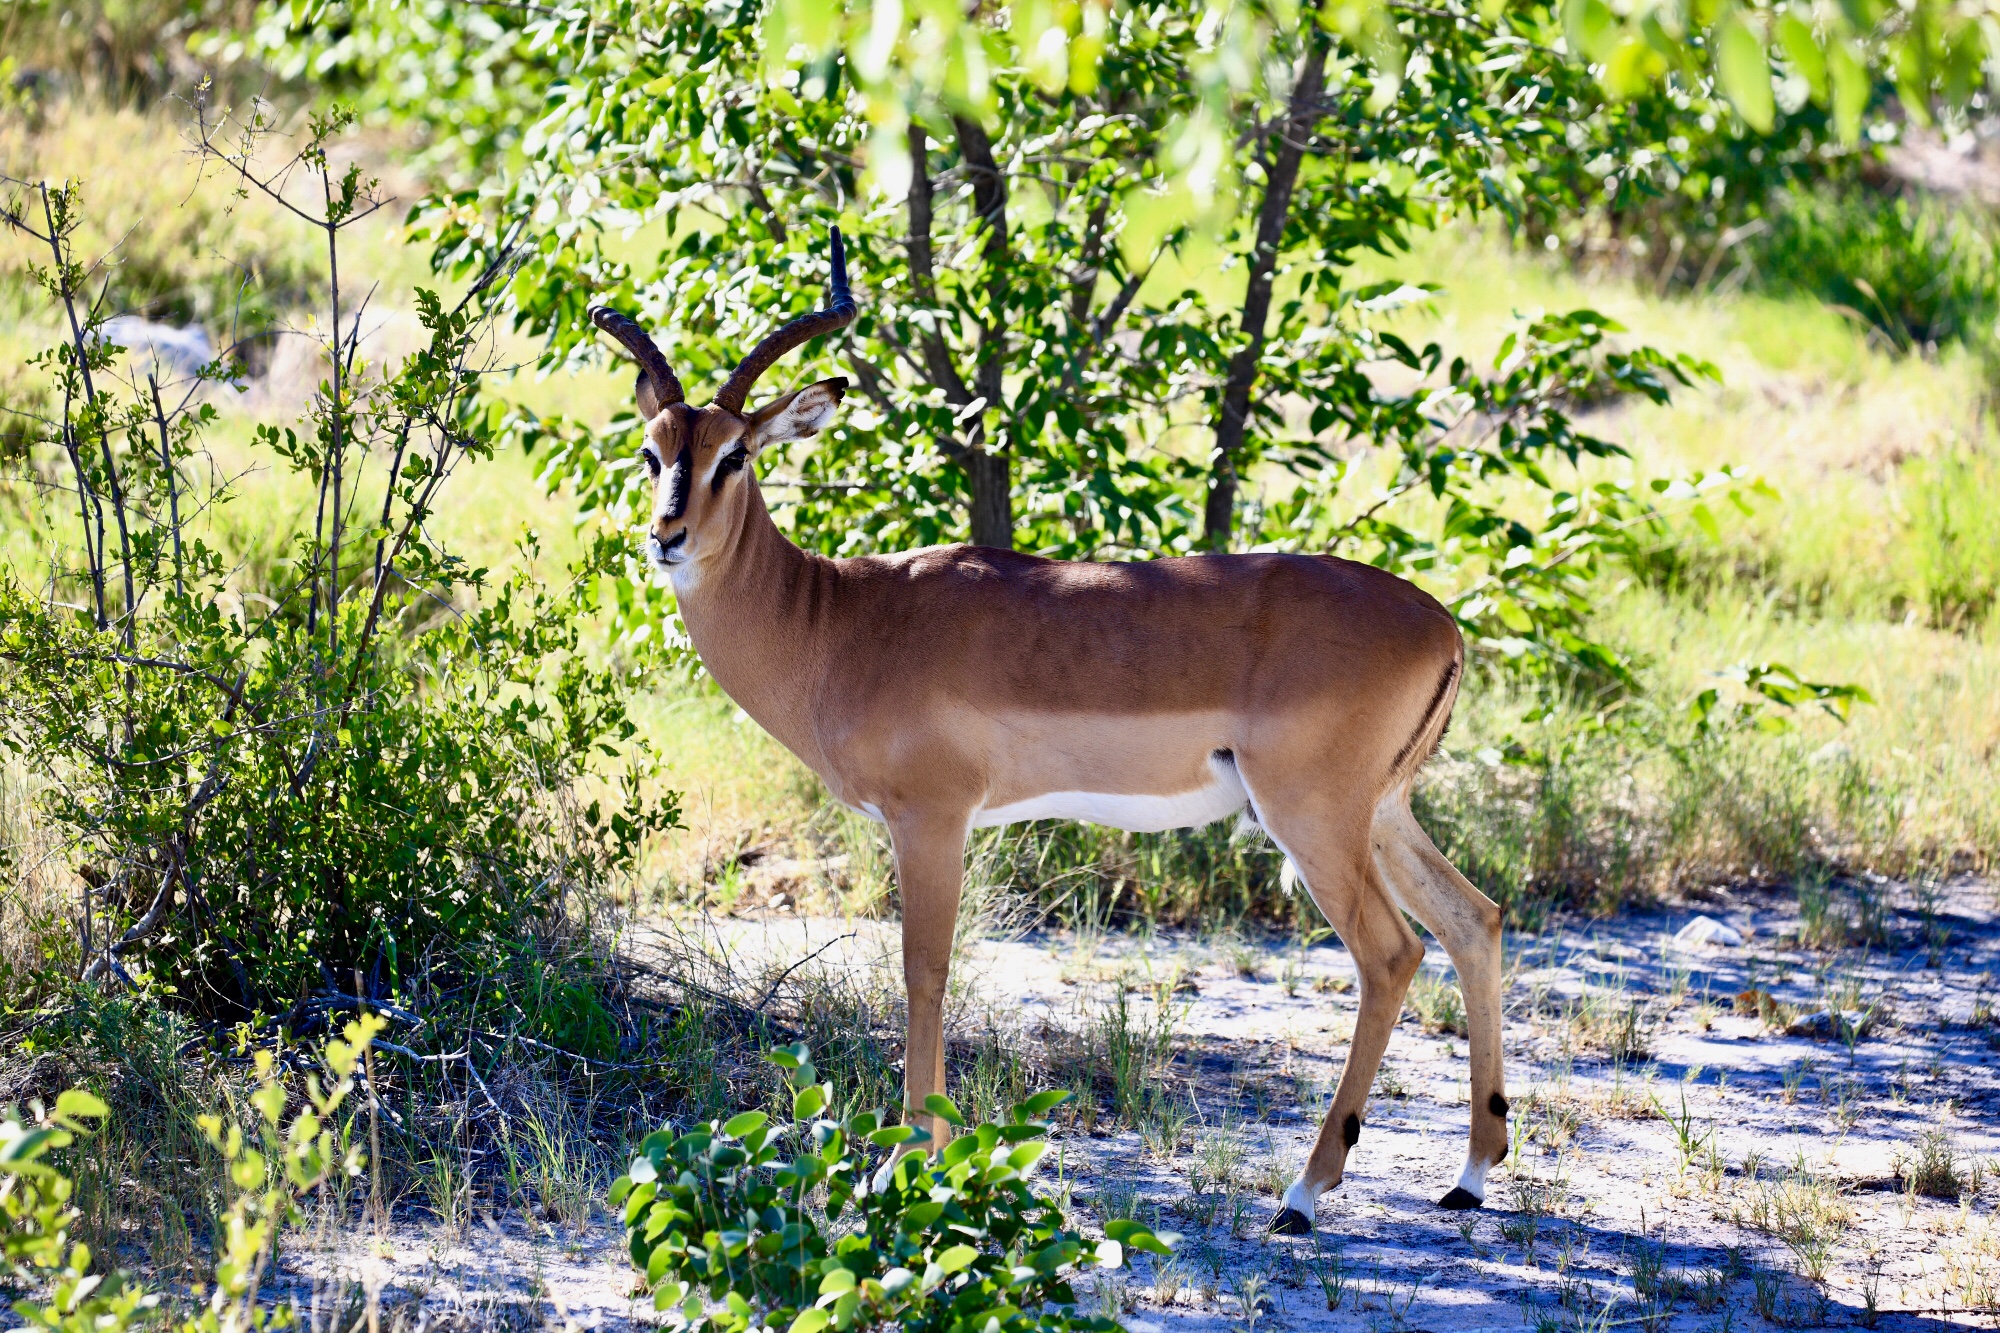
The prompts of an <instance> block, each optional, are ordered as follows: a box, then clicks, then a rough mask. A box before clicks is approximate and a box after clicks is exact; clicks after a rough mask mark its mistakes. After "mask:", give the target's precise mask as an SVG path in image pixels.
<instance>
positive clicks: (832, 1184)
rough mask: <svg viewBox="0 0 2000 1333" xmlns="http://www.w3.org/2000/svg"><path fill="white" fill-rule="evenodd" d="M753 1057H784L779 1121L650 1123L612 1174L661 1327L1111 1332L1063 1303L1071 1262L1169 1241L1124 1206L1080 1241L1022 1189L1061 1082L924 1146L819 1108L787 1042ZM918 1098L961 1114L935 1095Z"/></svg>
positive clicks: (801, 1052)
mask: <svg viewBox="0 0 2000 1333" xmlns="http://www.w3.org/2000/svg"><path fill="white" fill-rule="evenodd" d="M769 1058H770V1059H771V1060H772V1061H773V1062H774V1063H777V1064H778V1065H780V1066H781V1067H783V1068H784V1069H785V1070H786V1071H787V1082H788V1084H789V1086H790V1089H791V1114H790V1118H789V1121H788V1122H784V1123H779V1124H776V1125H774V1124H773V1123H772V1120H771V1117H770V1116H769V1115H767V1114H766V1113H765V1112H763V1111H745V1112H743V1113H741V1114H739V1115H736V1116H734V1117H732V1118H730V1119H729V1120H727V1121H711V1122H709V1123H708V1124H705V1125H700V1126H697V1127H695V1128H693V1129H690V1130H688V1131H686V1132H685V1133H681V1134H676V1133H674V1132H672V1131H671V1130H661V1131H659V1132H658V1133H655V1134H651V1135H648V1136H647V1137H646V1139H645V1141H644V1142H643V1143H642V1144H641V1145H640V1149H639V1155H638V1156H637V1157H635V1158H634V1159H633V1160H632V1165H631V1168H630V1169H629V1170H628V1171H627V1172H626V1174H625V1175H623V1176H620V1177H619V1178H618V1179H617V1180H616V1181H615V1182H613V1184H612V1186H611V1194H610V1200H611V1204H612V1206H613V1207H619V1208H622V1209H623V1212H624V1218H625V1229H626V1237H627V1242H628V1248H629V1251H630V1254H631V1257H632V1262H633V1264H634V1266H635V1267H637V1268H638V1269H639V1270H640V1271H641V1272H642V1273H644V1274H645V1277H646V1281H647V1282H648V1283H649V1284H650V1285H651V1287H652V1290H653V1304H654V1307H655V1308H656V1309H659V1310H663V1311H670V1312H671V1314H670V1316H669V1321H670V1325H671V1326H672V1327H675V1328H682V1329H691V1330H714V1331H715V1333H741V1331H742V1330H745V1329H748V1328H752V1327H760V1328H771V1329H776V1328H781V1327H783V1328H787V1329H788V1330H789V1333H819V1330H822V1329H825V1328H829V1327H831V1328H833V1329H836V1330H840V1331H841V1333H846V1330H849V1329H855V1328H883V1327H889V1326H895V1327H900V1328H902V1329H905V1330H909V1331H910V1333H980V1331H981V1330H993V1331H995V1333H1021V1331H1024V1330H1028V1329H1037V1330H1042V1331H1043V1333H1110V1330H1113V1329H1115V1328H1116V1327H1117V1325H1116V1324H1114V1323H1113V1322H1112V1321H1111V1320H1110V1319H1107V1318H1105V1317H1103V1316H1086V1315H1081V1314H1078V1313H1076V1311H1075V1308H1074V1307H1075V1305H1076V1294H1075V1292H1074V1290H1073V1289H1072V1288H1071V1287H1070V1284H1069V1279H1068V1274H1069V1272H1070V1270H1072V1269H1075V1268H1092V1267H1096V1268H1106V1269H1109V1268H1116V1267H1118V1266H1119V1265H1120V1264H1122V1263H1123V1262H1124V1252H1125V1250H1126V1249H1127V1248H1132V1249H1142V1250H1148V1251H1151V1252H1153V1253H1155V1254H1165V1253H1167V1247H1166V1245H1165V1244H1164V1243H1163V1242H1161V1241H1160V1239H1159V1238H1158V1237H1156V1236H1154V1235H1153V1233H1152V1232H1151V1231H1149V1230H1147V1229H1146V1228H1145V1227H1143V1226H1141V1225H1139V1224H1138V1223H1136V1222H1131V1221H1114V1222H1111V1223H1109V1224H1108V1225H1107V1226H1106V1227H1105V1231H1106V1234H1107V1237H1108V1238H1107V1239H1105V1240H1103V1241H1100V1242H1098V1243H1096V1244H1095V1245H1092V1244H1091V1243H1090V1242H1089V1241H1087V1240H1085V1239H1084V1238H1083V1237H1082V1236H1080V1235H1078V1234H1077V1233H1075V1232H1073V1231H1069V1230H1066V1229H1065V1228H1064V1226H1063V1216H1062V1210H1061V1208H1060V1207H1059V1206H1057V1205H1056V1204H1055V1203H1053V1202H1052V1201H1050V1200H1047V1199H1044V1198H1042V1197H1040V1196H1038V1195H1037V1194H1036V1193H1035V1192H1034V1191H1033V1189H1032V1188H1030V1184H1029V1180H1030V1173H1031V1172H1032V1170H1033V1168H1034V1166H1035V1164H1036V1162H1038V1161H1039V1160H1040V1159H1041V1157H1042V1154H1043V1153H1044V1152H1045V1151H1046V1149H1047V1146H1048V1145H1047V1144H1046V1143H1045V1142H1044V1141H1043V1138H1044V1136H1045V1135H1046V1134H1047V1132H1048V1125H1047V1124H1046V1123H1044V1122H1043V1121H1042V1120H1041V1119H1040V1117H1041V1116H1042V1115H1043V1114H1044V1113H1046V1112H1047V1111H1049V1110H1050V1109H1051V1108H1053V1107H1054V1106H1056V1105H1057V1104H1059V1103H1060V1102H1061V1101H1062V1100H1063V1098H1064V1097H1065V1096H1066V1095H1067V1094H1064V1093H1046V1092H1045V1093H1041V1094H1039V1095H1037V1096H1035V1097H1031V1098H1030V1099H1029V1100H1028V1101H1026V1102H1024V1103H1022V1104H1021V1105H1019V1106H1017V1107H1015V1108H1014V1111H1013V1114H1012V1115H1011V1116H1010V1117H1009V1119H1008V1120H1007V1122H1006V1123H1005V1124H997V1125H996V1124H986V1125H980V1126H978V1127H977V1128H976V1129H968V1130H966V1131H965V1132H964V1133H962V1134H961V1135H960V1136H959V1137H957V1138H955V1139H953V1140H952V1141H951V1142H950V1143H949V1144H947V1145H945V1146H944V1148H943V1149H942V1150H941V1151H939V1152H938V1153H936V1155H935V1156H934V1157H933V1156H932V1155H931V1154H929V1153H927V1152H925V1151H922V1150H921V1145H923V1144H924V1143H925V1142H926V1137H925V1135H924V1133H923V1132H922V1131H921V1130H918V1129H916V1128H914V1127H912V1126H908V1125H884V1124H883V1123H882V1121H881V1118H880V1117H879V1116H878V1115H876V1114H875V1113H874V1112H872V1111H858V1112H857V1111H848V1112H846V1113H845V1114H842V1113H840V1112H838V1111H835V1110H833V1109H832V1107H833V1097H834V1092H833V1086H832V1084H831V1083H819V1082H816V1080H817V1078H818V1073H817V1071H816V1070H815V1069H814V1068H813V1065H812V1062H811V1060H810V1058H809V1057H808V1055H807V1052H806V1048H805V1047H804V1046H803V1045H800V1046H793V1047H789V1048H786V1049H783V1050H778V1051H773V1052H771V1054H770V1056H769ZM925 1109H926V1110H927V1111H929V1112H930V1113H931V1114H932V1115H935V1116H938V1117H940V1118H941V1119H943V1120H944V1121H946V1122H947V1123H950V1124H953V1125H957V1126H960V1127H963V1126H964V1123H965V1122H964V1120H963V1118H962V1117H961V1116H960V1114H959V1112H958V1110H957V1108H956V1107H955V1106H953V1105H952V1103H951V1102H950V1101H949V1100H948V1099H947V1098H945V1097H942V1096H939V1095H935V1094H934V1095H932V1097H931V1098H930V1099H929V1100H928V1101H927V1102H926V1104H925ZM835 1116H838V1118H834V1117H835ZM787 1139H794V1140H795V1143H796V1147H795V1148H794V1149H793V1150H792V1151H793V1154H794V1155H792V1156H790V1157H789V1158H787V1157H786V1156H785V1149H784V1148H783V1147H782V1146H781V1145H782V1144H783V1142H784V1141H785V1140H787ZM910 1149H917V1150H916V1151H909V1150H910ZM898 1151H904V1153H905V1155H904V1156H902V1157H900V1158H893V1157H891V1156H890V1155H891V1154H894V1153H896V1152H898ZM885 1158H886V1159H888V1160H886V1161H885V1160H881V1159H885ZM821 1198H823V1199H824V1200H825V1203H824V1211H823V1213H822V1212H821V1211H819V1210H818V1209H817V1208H816V1207H815V1206H814V1205H815V1203H816V1202H817V1200H819V1199H821Z"/></svg>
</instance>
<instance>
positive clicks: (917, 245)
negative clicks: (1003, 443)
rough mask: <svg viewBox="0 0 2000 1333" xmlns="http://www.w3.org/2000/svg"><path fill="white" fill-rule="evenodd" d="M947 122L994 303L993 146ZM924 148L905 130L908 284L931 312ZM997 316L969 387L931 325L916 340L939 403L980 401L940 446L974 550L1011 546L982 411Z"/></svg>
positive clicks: (997, 374) (997, 457)
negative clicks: (967, 180) (957, 475)
mask: <svg viewBox="0 0 2000 1333" xmlns="http://www.w3.org/2000/svg"><path fill="white" fill-rule="evenodd" d="M954 124H955V128H956V129H957V130H958V135H959V143H960V150H961V153H962V154H963V156H964V157H965V158H966V162H967V165H968V167H969V168H970V170H971V171H972V172H973V173H974V175H973V204H974V207H975V208H977V209H978V211H979V215H980V217H981V218H983V219H985V220H986V222H987V226H988V231H987V235H986V246H985V253H986V257H987V262H988V263H989V264H992V265H994V272H995V274H996V277H995V279H994V287H993V289H992V295H993V296H994V298H995V302H996V304H997V301H998V299H999V298H1000V297H1001V296H1004V287H1003V286H1002V284H1001V282H1000V280H999V278H998V276H997V274H998V273H999V272H1000V264H1001V262H1002V261H1004V260H1005V258H1006V247H1007V195H1006V185H1005V182H1004V181H1002V180H1001V178H1000V173H999V170H998V168H997V167H996V166H995V164H994V162H993V148H992V145H991V143H990V142H989V141H988V140H987V138H986V132H985V131H984V130H983V129H981V128H980V127H979V126H978V125H977V124H975V123H973V122H969V121H963V120H961V121H957V122H955V123H954ZM973 145H976V147H975V146H973ZM929 148H930V141H929V138H928V136H927V135H926V134H925V133H924V129H923V126H921V125H912V126H910V193H909V199H908V204H909V211H910V239H909V255H910V285H911V289H912V290H913V291H914V292H915V294H916V297H917V299H918V300H919V301H922V302H923V303H924V304H925V305H927V306H930V307H931V308H933V309H935V308H936V307H937V286H936V278H935V262H936V261H935V256H934V251H933V249H932V245H931V214H932V203H931V199H932V187H931V174H930V163H929V161H928V156H929ZM982 159H983V161H982ZM996 223H997V225H996ZM997 317H998V315H997V310H996V311H993V312H992V313H991V314H990V315H989V323H987V324H985V325H982V326H981V328H980V334H979V355H980V360H979V364H978V366H977V367H975V368H974V378H973V384H972V385H971V386H968V385H967V384H966V382H965V380H964V378H963V377H962V376H961V375H960V374H959V373H958V366H957V365H956V363H954V361H953V360H952V354H951V347H950V345H949V344H947V343H946V342H945V339H944V335H943V334H942V333H941V332H939V331H938V330H937V329H936V328H935V327H933V328H931V329H930V330H929V331H928V332H926V333H924V334H923V335H922V336H921V338H920V340H919V341H920V347H919V350H920V351H921V352H922V353H923V359H924V370H925V372H926V373H927V374H928V375H929V376H930V379H931V383H932V384H934V385H936V386H937V387H938V388H940V389H942V390H944V396H945V401H946V402H948V403H950V404H951V405H952V406H953V407H956V408H967V407H970V406H971V405H972V403H973V402H974V400H975V399H976V398H984V399H985V400H986V406H985V407H983V408H981V409H980V410H979V411H977V412H973V413H969V414H968V415H967V417H966V419H965V438H964V439H962V440H950V441H946V442H944V451H945V453H946V455H947V456H948V457H950V458H951V459H952V461H954V462H956V463H957V464H958V465H959V466H960V467H961V468H963V469H964V470H965V480H966V490H967V492H968V493H969V495H970V497H971V502H970V504H969V505H968V506H967V509H968V510H969V515H968V516H969V518H970V519H971V527H972V543H973V545H975V546H998V547H1001V548H1003V549H1011V548H1012V547H1013V545H1014V504H1013V478H1012V476H1011V475H1010V469H1009V467H1008V461H1007V458H1006V455H1004V454H1000V453H995V452H992V451H990V450H988V449H987V448H986V439H987V435H986V413H987V412H989V411H993V410H995V409H997V408H998V406H999V403H1000V390H1001V374H1002V371H1003V369H1004V366H1003V362H1002V360H1001V358H1002V355H1003V353H1004V350H1005V349H1004V347H1003V345H1002V342H1001V336H1000V335H998V334H996V332H995V331H994V329H993V327H992V324H991V322H990V321H991V320H992V319H995V318H997ZM975 390H976V391H975Z"/></svg>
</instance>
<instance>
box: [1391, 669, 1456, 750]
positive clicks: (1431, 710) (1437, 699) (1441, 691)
mask: <svg viewBox="0 0 2000 1333" xmlns="http://www.w3.org/2000/svg"><path fill="white" fill-rule="evenodd" d="M1457 680H1458V659H1457V658H1456V657H1454V658H1452V659H1451V662H1450V663H1449V664H1448V665H1447V666H1446V667H1445V669H1444V674H1443V675H1442V676H1440V677H1438V686H1437V689H1436V690H1435V691H1434V692H1433V693H1432V694H1431V702H1430V706H1429V707H1427V708H1425V709H1424V720H1423V721H1421V722H1419V723H1418V724H1417V729H1416V730H1415V731H1414V732H1412V733H1411V735H1410V739H1408V740H1406V741H1404V742H1403V748H1402V749H1400V750H1398V751H1396V757H1395V758H1394V759H1393V760H1391V761H1390V763H1389V771H1390V772H1392V773H1393V772H1400V771H1402V767H1403V761H1404V760H1405V759H1408V758H1409V757H1410V755H1411V754H1412V753H1414V752H1415V750H1416V748H1417V747H1418V746H1419V745H1421V744H1423V741H1424V734H1425V733H1426V732H1428V731H1429V730H1430V729H1431V720H1432V719H1433V718H1435V717H1436V716H1437V711H1438V709H1439V708H1440V707H1441V706H1442V705H1443V704H1444V701H1445V696H1446V695H1448V694H1450V693H1451V687H1452V685H1453V684H1454V683H1455V682H1456V681H1457Z"/></svg>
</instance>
